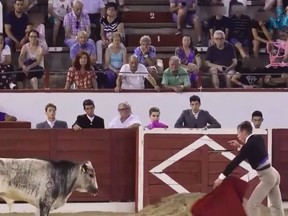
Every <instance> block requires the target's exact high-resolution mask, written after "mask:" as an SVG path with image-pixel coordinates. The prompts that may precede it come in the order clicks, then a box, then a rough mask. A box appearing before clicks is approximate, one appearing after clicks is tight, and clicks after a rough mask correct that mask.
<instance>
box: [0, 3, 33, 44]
mask: <svg viewBox="0 0 288 216" xmlns="http://www.w3.org/2000/svg"><path fill="white" fill-rule="evenodd" d="M13 6H14V11H11V12H9V13H8V14H7V17H6V20H5V25H4V27H5V33H6V35H7V36H8V37H6V38H5V42H6V44H7V45H8V46H10V48H11V49H13V50H14V49H17V50H20V49H21V48H22V46H23V45H24V44H25V43H26V40H27V37H25V36H26V33H25V30H26V27H27V25H28V15H27V14H25V13H24V12H23V7H24V1H23V0H16V1H15V3H14V5H13Z"/></svg>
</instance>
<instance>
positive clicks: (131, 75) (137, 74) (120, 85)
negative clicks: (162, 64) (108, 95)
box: [115, 55, 160, 92]
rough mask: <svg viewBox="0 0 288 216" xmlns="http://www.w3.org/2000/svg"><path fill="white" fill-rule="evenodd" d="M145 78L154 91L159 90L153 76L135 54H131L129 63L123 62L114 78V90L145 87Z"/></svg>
mask: <svg viewBox="0 0 288 216" xmlns="http://www.w3.org/2000/svg"><path fill="white" fill-rule="evenodd" d="M145 79H147V80H148V81H149V82H150V84H151V85H152V86H153V87H154V89H155V90H156V91H160V87H159V86H158V85H157V83H156V81H155V80H154V78H153V77H152V76H151V75H150V74H149V73H148V71H147V69H146V67H145V66H144V65H143V64H141V63H139V62H138V59H137V56H135V55H131V56H130V57H129V63H128V64H124V65H123V66H122V67H121V69H120V72H119V74H118V77H117V80H116V87H115V92H120V91H121V90H122V89H145V86H144V80H145Z"/></svg>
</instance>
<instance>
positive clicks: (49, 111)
mask: <svg viewBox="0 0 288 216" xmlns="http://www.w3.org/2000/svg"><path fill="white" fill-rule="evenodd" d="M56 110H57V107H56V106H55V105H54V104H52V103H48V104H47V105H46V106H45V114H46V116H47V120H46V121H44V122H41V123H38V124H37V125H36V128H37V129H51V128H54V129H55V128H68V126H67V122H65V121H61V120H56Z"/></svg>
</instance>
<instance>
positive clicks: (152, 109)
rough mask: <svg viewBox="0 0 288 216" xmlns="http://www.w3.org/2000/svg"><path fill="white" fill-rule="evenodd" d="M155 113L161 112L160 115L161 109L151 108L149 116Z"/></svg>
mask: <svg viewBox="0 0 288 216" xmlns="http://www.w3.org/2000/svg"><path fill="white" fill-rule="evenodd" d="M153 112H159V113H160V109H159V108H158V107H151V108H150V109H149V116H151V114H152V113H153Z"/></svg>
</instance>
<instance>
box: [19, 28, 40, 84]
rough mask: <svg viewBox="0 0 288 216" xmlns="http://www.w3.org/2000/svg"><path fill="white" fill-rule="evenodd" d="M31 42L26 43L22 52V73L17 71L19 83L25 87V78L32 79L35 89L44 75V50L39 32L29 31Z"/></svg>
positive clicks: (20, 60)
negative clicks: (39, 40)
mask: <svg viewBox="0 0 288 216" xmlns="http://www.w3.org/2000/svg"><path fill="white" fill-rule="evenodd" d="M28 36H29V42H28V43H26V44H25V45H24V46H23V47H22V49H21V52H20V55H19V59H18V63H19V67H20V69H19V70H20V71H22V72H20V73H17V85H18V87H19V88H23V82H24V81H25V79H27V78H28V79H29V80H30V84H31V86H32V88H33V89H38V79H41V78H42V76H43V75H44V58H43V55H44V51H43V48H42V46H41V45H40V44H39V42H38V39H39V33H38V32H37V31H35V30H31V31H30V32H29V33H28Z"/></svg>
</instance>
